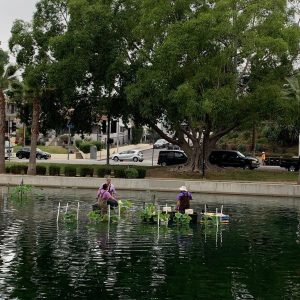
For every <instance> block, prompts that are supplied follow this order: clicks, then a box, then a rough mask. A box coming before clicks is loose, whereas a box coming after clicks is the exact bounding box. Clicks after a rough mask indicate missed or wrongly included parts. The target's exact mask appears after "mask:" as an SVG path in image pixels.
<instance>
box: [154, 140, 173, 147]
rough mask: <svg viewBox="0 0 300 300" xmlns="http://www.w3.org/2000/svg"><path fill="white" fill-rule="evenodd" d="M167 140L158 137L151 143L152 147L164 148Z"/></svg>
mask: <svg viewBox="0 0 300 300" xmlns="http://www.w3.org/2000/svg"><path fill="white" fill-rule="evenodd" d="M168 144H169V142H167V141H166V140H165V139H159V140H157V141H156V142H155V143H154V144H153V148H154V149H161V148H166V147H167V145H168Z"/></svg>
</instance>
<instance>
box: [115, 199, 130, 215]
mask: <svg viewBox="0 0 300 300" xmlns="http://www.w3.org/2000/svg"><path fill="white" fill-rule="evenodd" d="M118 204H119V206H120V209H121V213H125V212H127V211H128V210H129V209H130V208H131V207H132V205H133V203H132V201H130V200H120V201H118Z"/></svg>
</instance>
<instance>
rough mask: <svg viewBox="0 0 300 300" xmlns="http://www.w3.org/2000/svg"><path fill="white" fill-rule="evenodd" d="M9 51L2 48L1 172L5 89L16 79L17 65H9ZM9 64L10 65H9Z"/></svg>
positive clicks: (1, 167) (0, 166)
mask: <svg viewBox="0 0 300 300" xmlns="http://www.w3.org/2000/svg"><path fill="white" fill-rule="evenodd" d="M8 62H9V56H8V54H7V52H5V51H3V50H2V49H0V174H3V173H5V132H6V130H5V128H6V126H5V125H6V124H5V119H6V115H5V91H6V90H7V89H9V88H10V87H11V85H12V83H13V82H14V81H15V80H16V78H15V77H14V74H15V73H16V70H17V68H16V66H14V65H8ZM7 65H8V66H7Z"/></svg>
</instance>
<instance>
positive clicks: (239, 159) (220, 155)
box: [208, 150, 259, 170]
mask: <svg viewBox="0 0 300 300" xmlns="http://www.w3.org/2000/svg"><path fill="white" fill-rule="evenodd" d="M208 159H209V162H210V163H211V164H213V165H218V166H219V167H235V168H243V169H250V170H253V169H255V168H258V167H259V161H258V159H257V158H255V157H250V156H245V155H244V154H242V153H241V152H239V151H235V150H213V151H212V152H211V153H210V155H209V158H208Z"/></svg>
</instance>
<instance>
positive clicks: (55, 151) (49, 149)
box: [14, 145, 68, 154]
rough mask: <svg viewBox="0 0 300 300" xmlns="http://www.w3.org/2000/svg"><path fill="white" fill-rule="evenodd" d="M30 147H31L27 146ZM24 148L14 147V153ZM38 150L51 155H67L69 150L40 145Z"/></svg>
mask: <svg viewBox="0 0 300 300" xmlns="http://www.w3.org/2000/svg"><path fill="white" fill-rule="evenodd" d="M26 147H30V146H26ZM21 148H22V146H14V153H16V152H17V151H18V150H20V149H21ZM37 148H39V149H41V150H42V151H45V152H49V153H51V154H67V153H68V150H67V149H65V148H63V147H61V146H41V145H38V146H37Z"/></svg>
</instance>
